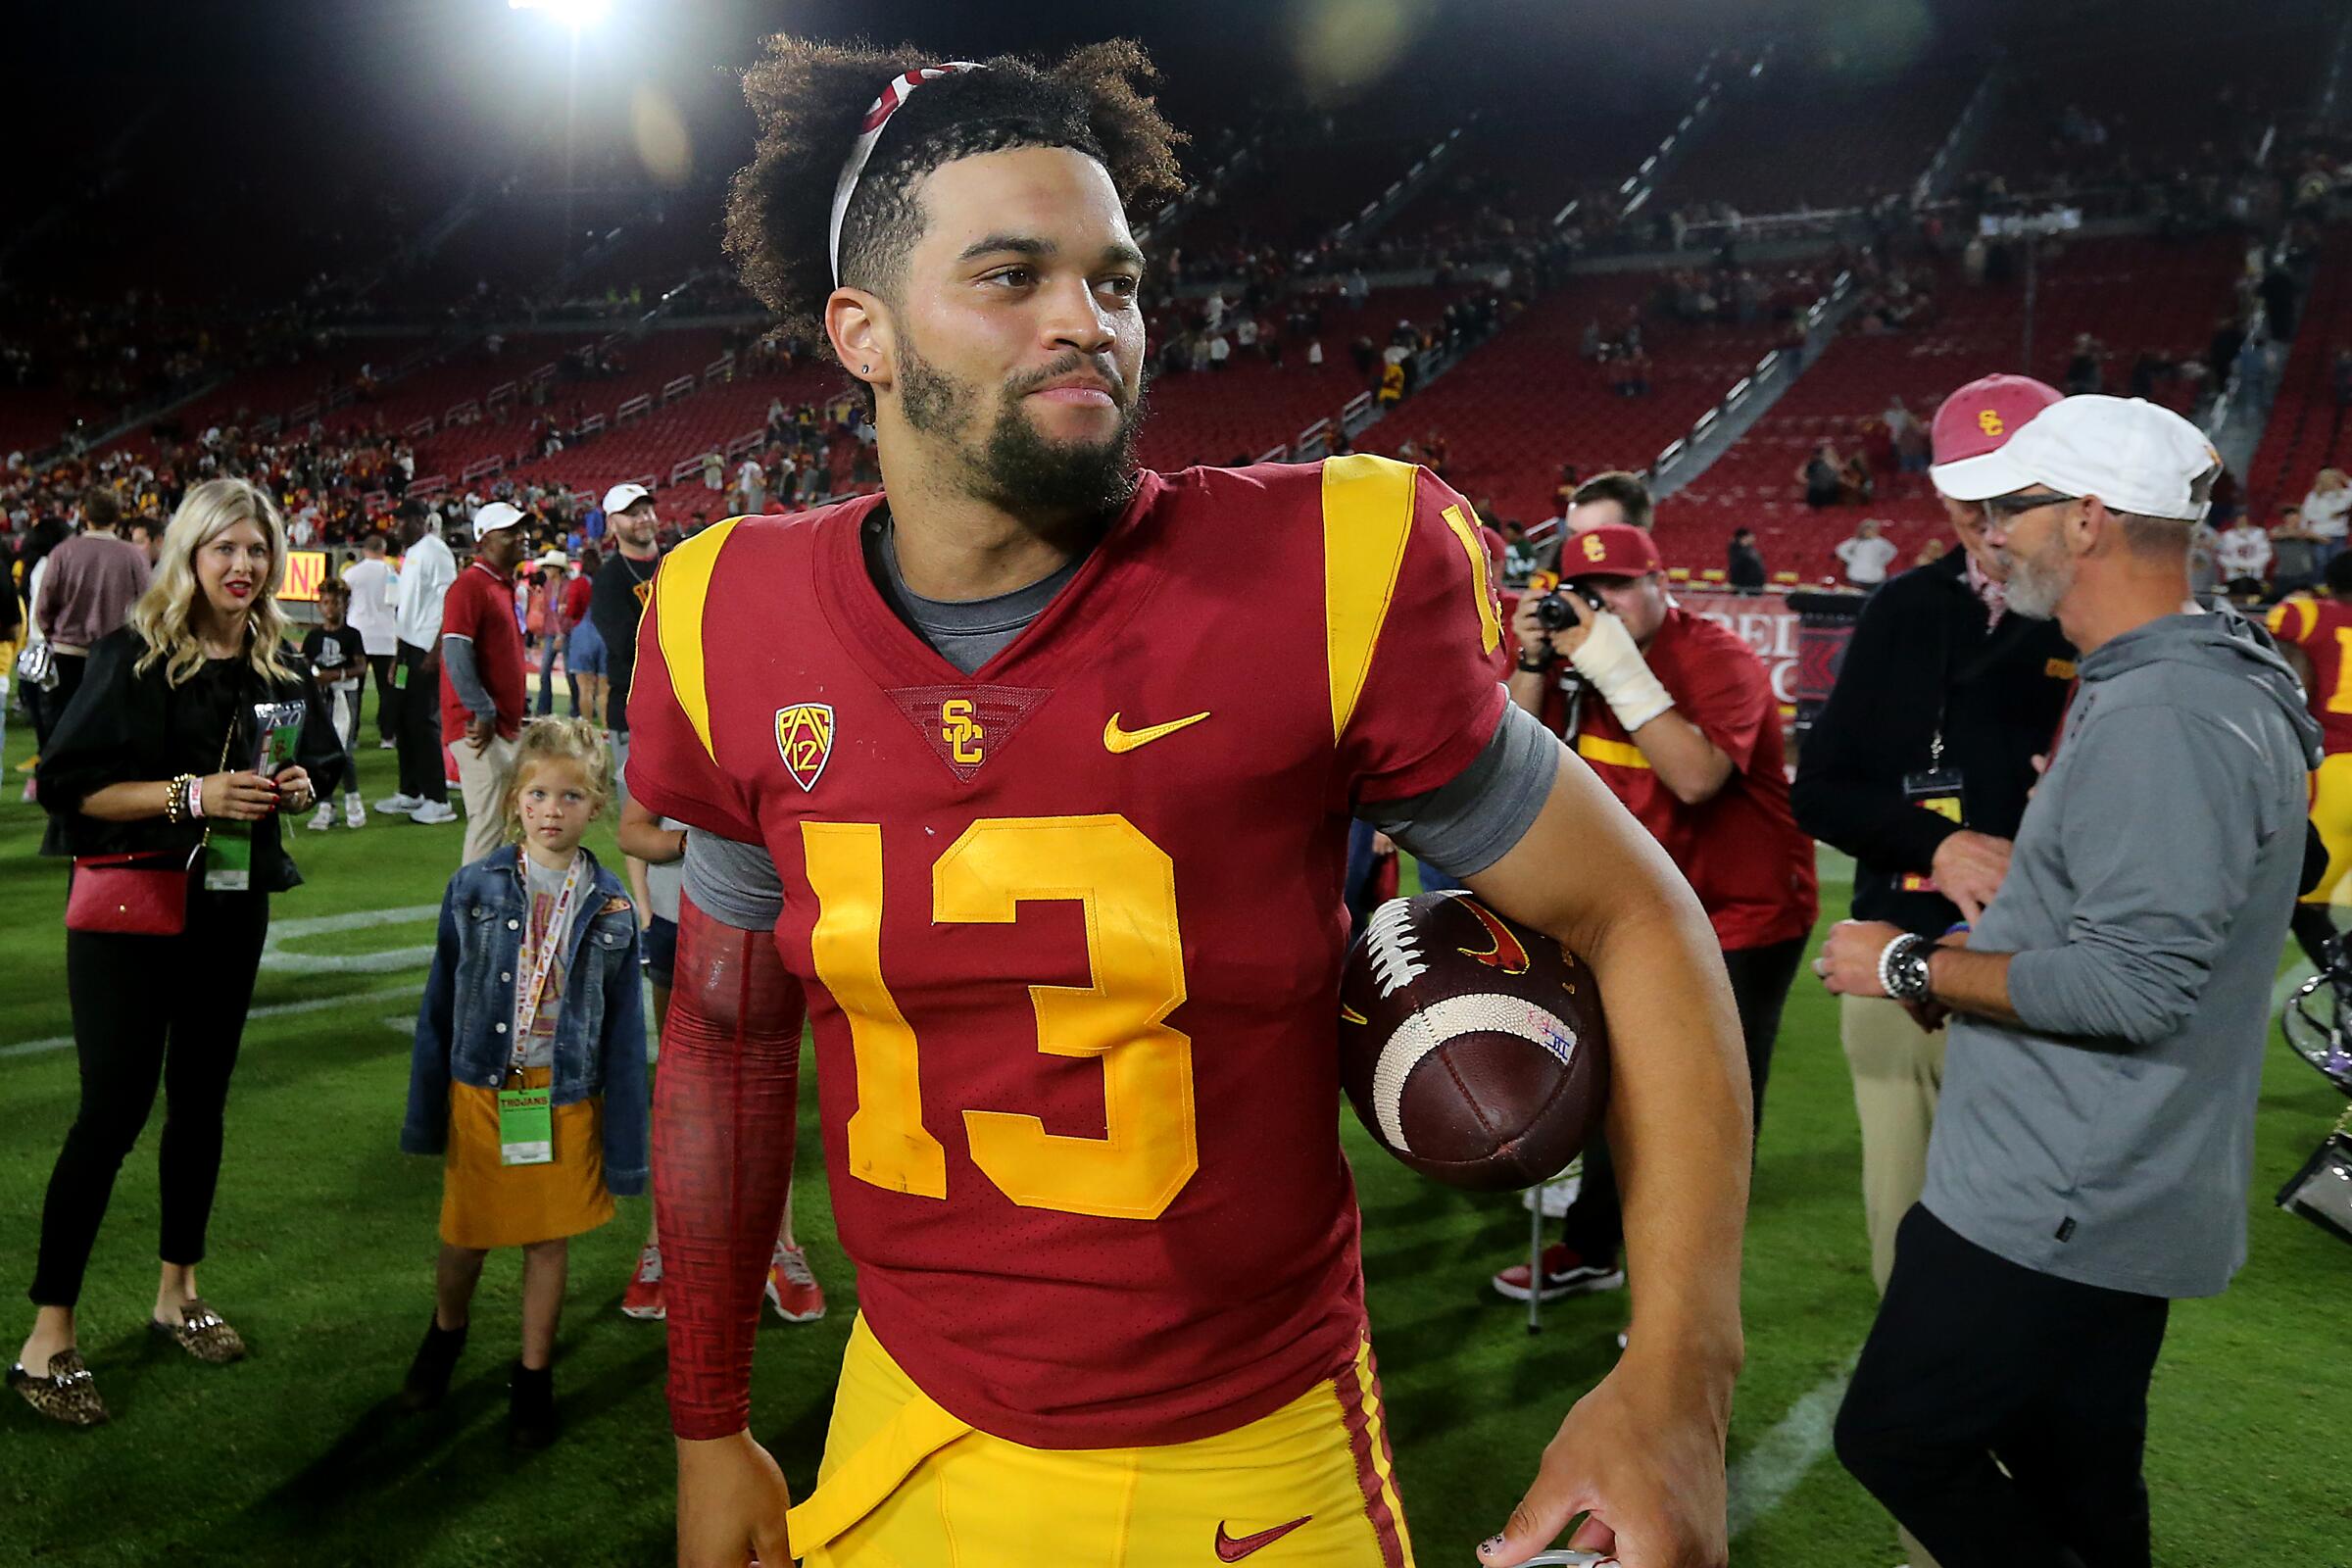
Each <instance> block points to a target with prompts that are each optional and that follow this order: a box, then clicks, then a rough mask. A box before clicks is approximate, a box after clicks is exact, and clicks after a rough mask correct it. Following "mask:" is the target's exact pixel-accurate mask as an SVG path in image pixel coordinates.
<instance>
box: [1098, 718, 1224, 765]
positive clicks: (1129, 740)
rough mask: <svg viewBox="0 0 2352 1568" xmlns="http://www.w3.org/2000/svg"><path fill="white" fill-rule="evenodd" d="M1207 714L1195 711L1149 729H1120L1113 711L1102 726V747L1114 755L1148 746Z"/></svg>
mask: <svg viewBox="0 0 2352 1568" xmlns="http://www.w3.org/2000/svg"><path fill="white" fill-rule="evenodd" d="M1207 716H1208V715H1207V714H1206V713H1195V714H1194V715H1193V716H1192V717H1190V718H1172V719H1170V720H1168V721H1167V722H1166V723H1165V724H1154V725H1152V727H1151V728H1150V729H1121V728H1119V715H1118V714H1116V713H1113V714H1111V715H1110V718H1109V719H1108V721H1107V722H1105V723H1104V724H1103V750H1104V751H1107V752H1109V753H1110V754H1111V755H1112V756H1114V757H1115V756H1117V755H1118V754H1119V753H1121V752H1132V751H1134V750H1135V749H1136V748H1137V747H1138V746H1149V745H1151V744H1152V742H1153V741H1155V740H1158V739H1159V738H1160V737H1162V736H1164V735H1173V734H1175V733H1176V732H1177V731H1178V730H1180V729H1185V728H1188V727H1190V726H1191V725H1194V724H1198V723H1200V722H1201V720H1202V719H1204V718H1206V717H1207Z"/></svg>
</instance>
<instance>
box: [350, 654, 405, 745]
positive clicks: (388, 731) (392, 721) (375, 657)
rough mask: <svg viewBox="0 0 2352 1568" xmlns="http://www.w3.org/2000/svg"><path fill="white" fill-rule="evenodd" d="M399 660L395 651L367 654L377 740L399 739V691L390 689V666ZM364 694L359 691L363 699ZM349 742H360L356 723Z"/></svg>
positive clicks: (355, 743)
mask: <svg viewBox="0 0 2352 1568" xmlns="http://www.w3.org/2000/svg"><path fill="white" fill-rule="evenodd" d="M392 646H393V647H394V648H398V647H399V646H400V644H399V643H398V642H397V641H396V642H394V643H393V645H392ZM399 662H400V655H398V654H396V653H394V654H369V655H368V678H369V680H370V682H371V684H373V685H374V687H375V738H376V739H377V740H379V741H398V740H399V739H400V693H398V692H396V691H394V690H393V689H392V666H393V665H395V664H397V663H399ZM366 695H367V694H366V693H365V691H363V692H362V693H361V697H362V700H363V701H365V699H366ZM351 743H352V745H354V746H357V745H359V743H360V732H359V726H358V725H357V724H354V725H353V726H352V732H351Z"/></svg>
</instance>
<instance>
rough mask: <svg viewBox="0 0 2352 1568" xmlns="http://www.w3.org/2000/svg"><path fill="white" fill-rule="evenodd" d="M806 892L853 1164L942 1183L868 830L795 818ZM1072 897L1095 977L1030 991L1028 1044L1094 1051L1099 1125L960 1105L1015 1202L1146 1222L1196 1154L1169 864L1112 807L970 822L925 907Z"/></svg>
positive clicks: (984, 1157)
mask: <svg viewBox="0 0 2352 1568" xmlns="http://www.w3.org/2000/svg"><path fill="white" fill-rule="evenodd" d="M801 844H802V847H803V849H804V851H805V852H806V854H807V858H808V866H809V888H810V890H811V891H813V892H814V893H815V895H816V902H817V917H816V928H815V930H814V932H813V933H812V934H811V937H810V946H811V948H812V949H813V956H814V960H815V965H816V977H817V979H818V980H819V981H820V982H822V983H823V985H824V987H825V989H826V990H828V991H830V992H831V993H832V994H833V997H834V1000H835V1001H836V1002H838V1003H839V1004H840V1005H841V1008H842V1011H843V1013H844V1014H846V1015H847V1017H848V1019H849V1024H850V1051H851V1054H852V1056H853V1058H854V1059H855V1061H856V1063H857V1069H858V1109H857V1111H856V1112H855V1113H854V1114H853V1115H852V1116H851V1117H850V1124H849V1159H850V1172H851V1174H852V1175H854V1176H856V1177H858V1179H859V1180H860V1181H866V1182H871V1183H872V1184H873V1185H875V1186H877V1187H886V1188H889V1189H891V1190H892V1191H894V1192H902V1193H913V1194H916V1195H919V1196H921V1197H925V1198H945V1197H947V1196H948V1174H947V1153H946V1151H945V1150H944V1149H943V1148H942V1147H941V1146H940V1142H939V1140H938V1139H937V1138H934V1137H933V1136H932V1135H931V1134H930V1132H929V1131H928V1130H927V1129H926V1128H925V1127H924V1126H923V1096H922V1084H921V1080H920V1076H919V1073H918V1070H917V1066H916V1056H917V1049H916V1044H915V1037H914V1030H913V1028H912V1027H911V1026H909V1025H908V1023H907V1017H906V1014H904V1013H902V1012H901V1011H900V1010H899V1005H898V1002H897V1001H896V999H894V998H893V997H892V996H891V994H890V989H889V987H888V986H887V985H886V984H884V982H883V979H882V829H881V826H880V824H878V823H873V822H804V823H803V824H802V825H801ZM1054 899H1067V900H1074V901H1076V902H1077V903H1078V904H1079V905H1080V906H1081V907H1083V908H1084V910H1085V916H1086V947H1087V957H1088V959H1089V961H1090V965H1091V969H1092V974H1093V978H1094V984H1093V985H1091V986H1031V987H1030V988H1029V999H1030V1004H1031V1005H1032V1006H1034V1007H1035V1008H1036V1011H1037V1049H1038V1050H1040V1051H1042V1052H1044V1053H1046V1054H1049V1055H1054V1056H1094V1057H1099V1058H1100V1059H1101V1060H1102V1063H1103V1121H1104V1126H1105V1128H1106V1136H1104V1137H1102V1138H1071V1137H1065V1136H1062V1135H1060V1134H1056V1133H1049V1132H1047V1131H1046V1129H1045V1123H1044V1122H1042V1121H1040V1120H1039V1119H1038V1118H1037V1117H1035V1116H1030V1115H1023V1114H1019V1113H1017V1112H1012V1111H1000V1110H966V1111H965V1112H964V1113H963V1125H964V1136H965V1138H966V1139H967V1140H968V1141H969V1143H970V1147H971V1153H972V1163H973V1164H975V1165H977V1166H979V1167H980V1169H981V1170H982V1171H983V1172H985V1173H986V1174H987V1176H988V1179H989V1180H990V1181H992V1182H994V1183H996V1185H997V1186H998V1187H999V1188H1000V1189H1002V1190H1003V1192H1004V1194H1005V1197H1007V1198H1009V1199H1011V1200H1012V1201H1014V1202H1016V1203H1019V1204H1021V1205H1023V1206H1024V1207H1028V1208H1052V1209H1060V1210H1062V1211H1064V1212H1067V1213H1073V1214H1099V1215H1102V1216H1103V1217H1105V1218H1110V1219H1156V1218H1157V1217H1158V1216H1159V1215H1160V1213H1161V1212H1162V1211H1163V1210H1165V1209H1166V1208H1167V1206H1168V1204H1169V1203H1170V1202H1172V1201H1174V1200H1175V1197H1176V1195H1177V1194H1178V1193H1179V1192H1181V1191H1182V1190H1183V1188H1184V1184H1185V1183H1186V1182H1188V1181H1190V1180H1191V1179H1192V1175H1193V1172H1194V1171H1195V1170H1197V1169H1198V1168H1199V1167H1200V1163H1201V1155H1200V1148H1199V1144H1198V1142H1197V1140H1196V1137H1195V1132H1194V1115H1193V1043H1192V1041H1191V1039H1190V1038H1188V1037H1187V1036H1186V1035H1185V1034H1184V1032H1183V1031H1182V1030H1178V1029H1171V1028H1170V1027H1168V1025H1167V1023H1166V1019H1167V1016H1168V1014H1169V1013H1171V1012H1173V1011H1175V1010H1176V1008H1177V1006H1178V1005H1181V1004H1182V1003H1183V1001H1184V997H1185V989H1184V947H1183V943H1182V941H1181V939H1180V937H1179V936H1178V933H1177V925H1176V868H1175V864H1174V862H1173V861H1171V860H1170V859H1169V858H1168V856H1167V852H1166V851H1164V850H1162V849H1160V847H1159V846H1158V845H1156V844H1153V843H1152V841H1151V840H1150V839H1148V838H1146V837H1145V836H1144V835H1143V833H1142V832H1141V831H1140V830H1139V829H1137V827H1136V826H1135V824H1134V823H1132V822H1130V821H1128V820H1127V819H1126V818H1125V817H1123V816H1041V817H984V818H982V819H981V820H979V821H977V822H974V823H973V824H972V825H971V826H970V827H969V828H967V829H966V830H965V831H964V834H963V836H962V837H961V838H959V839H957V840H956V842H955V844H953V845H952V846H950V847H949V849H948V852H947V854H945V855H943V856H941V857H940V858H939V861H938V863H937V864H935V865H934V866H932V868H931V918H932V919H933V920H935V921H955V922H957V923H973V924H997V925H1002V924H1006V923H1009V922H1010V921H1011V920H1013V919H1014V918H1015V917H1016V916H1017V915H1018V913H1019V912H1020V911H1019V907H1020V905H1021V903H1022V901H1023V900H1031V901H1043V900H1054Z"/></svg>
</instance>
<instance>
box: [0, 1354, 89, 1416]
mask: <svg viewBox="0 0 2352 1568" xmlns="http://www.w3.org/2000/svg"><path fill="white" fill-rule="evenodd" d="M8 1386H9V1387H10V1388H12V1389H14V1390H16V1391H17V1392H18V1393H19V1394H22V1395H23V1396H25V1403H26V1404H29V1405H31V1406H32V1407H33V1408H34V1409H35V1410H38V1411H39V1412H40V1413H41V1414H43V1415H45V1416H47V1417H48V1418H49V1419H50V1420H52V1421H56V1422H60V1423H62V1424H63V1425H66V1426H70V1427H97V1426H104V1425H105V1424H106V1422H107V1419H108V1417H107V1413H106V1401H105V1400H103V1399H101V1398H99V1397H98V1386H97V1385H96V1384H95V1383H93V1382H91V1381H90V1369H89V1368H88V1367H86V1366H83V1365H82V1364H81V1352H80V1351H79V1350H60V1351H58V1352H57V1353H56V1354H55V1355H53V1356H51V1357H50V1358H49V1375H48V1376H47V1377H41V1376H39V1375H37V1374H35V1373H31V1372H27V1371H25V1367H24V1364H23V1363H22V1362H19V1363H18V1364H17V1365H15V1366H12V1367H10V1368H9V1369H8Z"/></svg>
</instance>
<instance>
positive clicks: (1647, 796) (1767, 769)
mask: <svg viewBox="0 0 2352 1568" xmlns="http://www.w3.org/2000/svg"><path fill="white" fill-rule="evenodd" d="M1642 657H1643V658H1644V659H1646V660H1647V661H1648V662H1649V667H1650V670H1651V672H1652V673H1653V674H1655V675H1656V676H1657V677H1658V680H1659V683H1660V684H1662V685H1663V686H1664V687H1665V688H1666V693H1667V695H1668V696H1670V697H1672V698H1673V699H1674V711H1676V712H1678V713H1680V714H1682V715H1683V717H1685V718H1687V719H1689V720H1690V721H1691V723H1693V724H1695V725H1697V726H1698V728H1699V730H1700V732H1701V733H1702V734H1704V735H1705V736H1706V737H1707V739H1708V740H1711V741H1713V742H1714V743H1715V744H1716V745H1717V746H1718V747H1720V748H1722V750H1723V753H1724V755H1725V756H1727V757H1729V758H1730V759H1731V760H1732V777H1731V779H1730V781H1729V782H1728V783H1726V784H1725V785H1724V787H1723V789H1722V790H1721V791H1720V792H1719V793H1717V795H1716V796H1715V798H1714V799H1713V800H1710V801H1707V802H1705V803H1704V804H1702V805H1698V806H1685V805H1684V804H1683V803H1682V802H1681V801H1679V800H1677V799H1675V796H1674V792H1673V791H1672V790H1670V789H1668V788H1667V787H1666V786H1665V784H1664V783H1662V782H1661V781H1660V780H1659V778H1658V775H1657V774H1656V772H1655V771H1653V770H1652V769H1651V767H1650V765H1649V762H1648V760H1647V759H1645V758H1643V757H1642V751H1641V748H1639V747H1637V746H1636V745H1634V743H1633V740H1632V738H1631V737H1630V736H1628V735H1627V734H1626V732H1625V726H1624V725H1623V724H1620V723H1619V722H1617V715H1616V714H1615V713H1614V712H1612V711H1610V710H1609V705H1608V704H1606V703H1604V702H1602V701H1601V700H1600V698H1599V697H1598V696H1597V695H1595V694H1590V693H1589V694H1587V696H1586V697H1585V699H1584V705H1583V711H1584V723H1583V727H1582V728H1581V729H1580V730H1579V731H1578V733H1577V740H1576V750H1577V755H1579V756H1580V757H1582V758H1584V760H1586V761H1588V762H1590V763H1592V764H1593V772H1594V773H1596V774H1598V775H1599V776H1600V779H1601V782H1602V783H1604V784H1606V785H1608V787H1609V788H1610V790H1611V791H1613V792H1614V793H1615V794H1616V796H1617V798H1618V799H1619V800H1621V801H1623V802H1624V803H1625V805H1626V809H1628V810H1630V811H1632V812H1633V813H1634V815H1636V816H1637V817H1640V818H1641V819H1642V826H1643V827H1646V828H1648V829H1649V831H1650V832H1651V833H1652V834H1653V835H1654V836H1655V837H1656V838H1657V841H1658V842H1659V843H1660V844H1663V845H1664V846H1665V847H1666V853H1667V854H1668V855H1669V856H1671V857H1673V859H1674V863H1675V864H1676V865H1677V866H1679V867H1681V868H1682V873H1683V875H1684V876H1686V877H1688V878H1690V880H1691V889H1692V891H1694V892H1696V893H1697V894H1698V902H1699V904H1700V905H1701V906H1703V907H1705V909H1706V911H1707V918H1708V919H1709V920H1711V921H1713V922H1714V925H1715V938H1716V940H1717V941H1719V942H1721V943H1722V944H1723V946H1724V950H1725V951H1726V952H1736V951H1738V950H1739V949H1741V948H1761V947H1764V946H1767V945H1768V944H1771V943H1775V942H1785V941H1787V940H1788V939H1789V938H1790V937H1801V936H1804V935H1806V934H1807V933H1808V932H1810V931H1811V930H1812V929H1813V920H1814V916H1815V915H1817V914H1818V913H1819V912H1820V909H1821V897H1820V893H1819V890H1818V888H1817V886H1816V883H1815V879H1814V874H1813V841H1812V840H1811V839H1809V838H1807V837H1805V835H1804V833H1803V832H1802V831H1800V830H1799V829H1798V827H1797V825H1796V818H1795V816H1794V815H1792V814H1791V813H1790V811H1789V775H1788V772H1787V770H1786V768H1785V766H1784V764H1783V761H1782V744H1781V711H1780V707H1779V705H1778V704H1777V703H1776V702H1775V701H1774V700H1773V695H1772V680H1771V677H1770V676H1769V675H1767V674H1766V673H1765V670H1764V662H1763V661H1762V660H1760V659H1758V658H1757V657H1756V655H1755V651H1754V650H1753V649H1751V648H1749V647H1748V645H1747V643H1746V642H1745V640H1743V639H1742V638H1740V636H1738V635H1737V634H1735V633H1733V632H1731V631H1728V630H1726V629H1725V628H1724V627H1722V626H1719V625H1717V624H1716V623H1715V622H1714V621H1711V620H1708V619H1706V618H1705V617H1704V616H1701V615H1693V614H1691V613H1690V612H1688V611H1686V610H1684V609H1682V608H1681V607H1680V606H1676V607H1673V608H1670V609H1669V610H1668V611H1667V612H1666V619H1665V621H1664V622H1663V623H1662V624H1661V625H1660V626H1659V627H1658V634H1657V636H1656V637H1655V638H1653V639H1651V641H1650V645H1649V646H1648V647H1647V648H1646V649H1643V650H1642Z"/></svg>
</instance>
